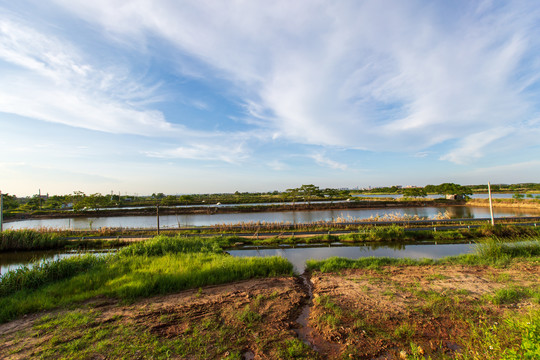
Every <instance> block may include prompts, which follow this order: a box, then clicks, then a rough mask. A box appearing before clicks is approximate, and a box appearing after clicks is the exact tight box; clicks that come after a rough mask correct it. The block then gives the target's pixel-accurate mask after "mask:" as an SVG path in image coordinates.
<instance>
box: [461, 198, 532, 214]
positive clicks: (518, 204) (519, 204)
mask: <svg viewBox="0 0 540 360" xmlns="http://www.w3.org/2000/svg"><path fill="white" fill-rule="evenodd" d="M492 204H493V207H496V208H515V209H536V210H539V211H540V199H493V200H492ZM465 205H467V206H482V207H489V199H471V200H468V201H467V202H466V203H465Z"/></svg>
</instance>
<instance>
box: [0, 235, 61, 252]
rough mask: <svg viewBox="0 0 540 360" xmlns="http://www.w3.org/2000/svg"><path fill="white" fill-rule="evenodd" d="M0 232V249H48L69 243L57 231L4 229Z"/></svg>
mask: <svg viewBox="0 0 540 360" xmlns="http://www.w3.org/2000/svg"><path fill="white" fill-rule="evenodd" d="M0 234H1V235H0V240H1V241H0V251H21V250H30V249H32V250H49V249H57V248H60V247H65V246H66V245H67V244H68V243H69V241H68V240H65V239H63V238H62V237H61V236H60V235H59V234H57V233H49V232H40V231H36V230H6V231H2V233H0Z"/></svg>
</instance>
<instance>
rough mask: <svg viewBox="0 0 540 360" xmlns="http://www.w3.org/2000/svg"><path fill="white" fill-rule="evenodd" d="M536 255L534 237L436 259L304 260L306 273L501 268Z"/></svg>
mask: <svg viewBox="0 0 540 360" xmlns="http://www.w3.org/2000/svg"><path fill="white" fill-rule="evenodd" d="M539 256H540V239H539V238H537V237H521V238H514V240H513V241H512V242H505V241H503V239H500V238H497V237H492V238H487V239H485V240H483V241H481V242H479V243H478V245H477V247H476V250H475V253H473V254H464V255H459V256H452V257H446V258H443V259H439V260H431V259H422V260H413V259H395V258H385V257H368V258H360V259H356V260H351V259H346V258H340V257H332V258H329V259H326V260H308V261H307V263H306V265H307V266H306V269H307V270H308V271H314V270H316V271H321V272H332V271H338V270H342V269H361V268H379V267H381V266H387V265H430V264H463V265H480V264H482V265H504V264H505V263H508V262H509V261H511V259H514V258H531V257H539Z"/></svg>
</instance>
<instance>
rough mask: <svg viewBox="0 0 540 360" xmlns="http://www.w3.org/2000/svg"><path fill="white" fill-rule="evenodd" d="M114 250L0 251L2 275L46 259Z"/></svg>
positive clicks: (105, 252)
mask: <svg viewBox="0 0 540 360" xmlns="http://www.w3.org/2000/svg"><path fill="white" fill-rule="evenodd" d="M113 251H114V250H106V251H103V250H99V251H82V252H81V251H65V250H63V251H58V250H42V251H20V252H7V253H0V276H1V275H3V274H5V273H6V272H8V271H13V270H16V269H18V268H20V267H21V266H24V265H27V266H29V267H32V266H35V265H36V264H41V263H43V262H45V261H55V260H59V259H64V258H68V257H72V256H76V255H80V254H88V253H92V254H94V255H98V256H102V255H105V254H110V253H111V252H113Z"/></svg>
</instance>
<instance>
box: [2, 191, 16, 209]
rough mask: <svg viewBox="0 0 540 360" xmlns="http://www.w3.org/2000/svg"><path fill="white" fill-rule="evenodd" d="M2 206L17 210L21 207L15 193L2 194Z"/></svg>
mask: <svg viewBox="0 0 540 360" xmlns="http://www.w3.org/2000/svg"><path fill="white" fill-rule="evenodd" d="M2 207H3V208H4V210H15V209H17V208H18V207H19V202H18V201H17V197H16V196H15V195H9V194H3V195H2Z"/></svg>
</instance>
